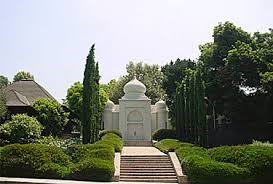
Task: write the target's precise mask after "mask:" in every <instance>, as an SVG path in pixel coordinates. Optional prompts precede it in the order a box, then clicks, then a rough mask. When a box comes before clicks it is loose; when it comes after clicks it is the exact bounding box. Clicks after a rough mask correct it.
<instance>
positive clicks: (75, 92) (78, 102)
mask: <svg viewBox="0 0 273 184" xmlns="http://www.w3.org/2000/svg"><path fill="white" fill-rule="evenodd" d="M82 95H83V84H82V83H80V82H75V83H74V84H73V85H72V86H71V87H70V88H68V90H67V95H66V102H65V103H67V105H68V107H69V108H70V109H71V110H72V111H73V112H75V113H76V114H78V115H81V111H82ZM107 100H108V95H107V93H106V92H105V90H104V88H103V87H100V89H99V113H100V114H99V117H101V116H102V112H103V110H104V107H105V104H106V102H107Z"/></svg>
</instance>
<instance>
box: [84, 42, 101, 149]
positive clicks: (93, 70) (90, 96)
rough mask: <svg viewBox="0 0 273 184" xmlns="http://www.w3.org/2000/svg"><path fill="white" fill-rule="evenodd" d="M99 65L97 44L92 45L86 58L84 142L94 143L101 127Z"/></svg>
mask: <svg viewBox="0 0 273 184" xmlns="http://www.w3.org/2000/svg"><path fill="white" fill-rule="evenodd" d="M99 79H100V76H99V65H98V63H96V62H95V45H92V47H91V49H90V52H89V54H88V56H87V59H86V65H85V70H84V78H83V95H82V102H83V105H82V110H81V119H82V131H83V132H82V135H83V143H84V144H88V143H90V142H91V143H94V142H95V141H96V140H97V139H98V134H99V128H100V122H101V119H100V99H99Z"/></svg>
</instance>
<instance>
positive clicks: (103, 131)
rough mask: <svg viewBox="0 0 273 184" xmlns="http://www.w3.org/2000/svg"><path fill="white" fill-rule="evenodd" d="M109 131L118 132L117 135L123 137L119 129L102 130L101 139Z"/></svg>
mask: <svg viewBox="0 0 273 184" xmlns="http://www.w3.org/2000/svg"><path fill="white" fill-rule="evenodd" d="M109 133H113V134H116V135H117V136H119V137H120V138H122V134H121V132H120V131H118V130H115V129H113V130H102V131H101V132H100V133H99V139H101V138H102V137H103V136H104V135H106V134H109Z"/></svg>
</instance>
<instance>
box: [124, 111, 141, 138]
mask: <svg viewBox="0 0 273 184" xmlns="http://www.w3.org/2000/svg"><path fill="white" fill-rule="evenodd" d="M143 139H144V128H143V116H142V113H141V112H139V111H137V110H133V111H131V112H130V113H129V114H128V116H127V140H143Z"/></svg>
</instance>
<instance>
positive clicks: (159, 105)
mask: <svg viewBox="0 0 273 184" xmlns="http://www.w3.org/2000/svg"><path fill="white" fill-rule="evenodd" d="M155 108H156V109H157V110H158V109H166V108H167V105H166V102H165V101H163V100H159V101H158V102H156V103H155Z"/></svg>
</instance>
